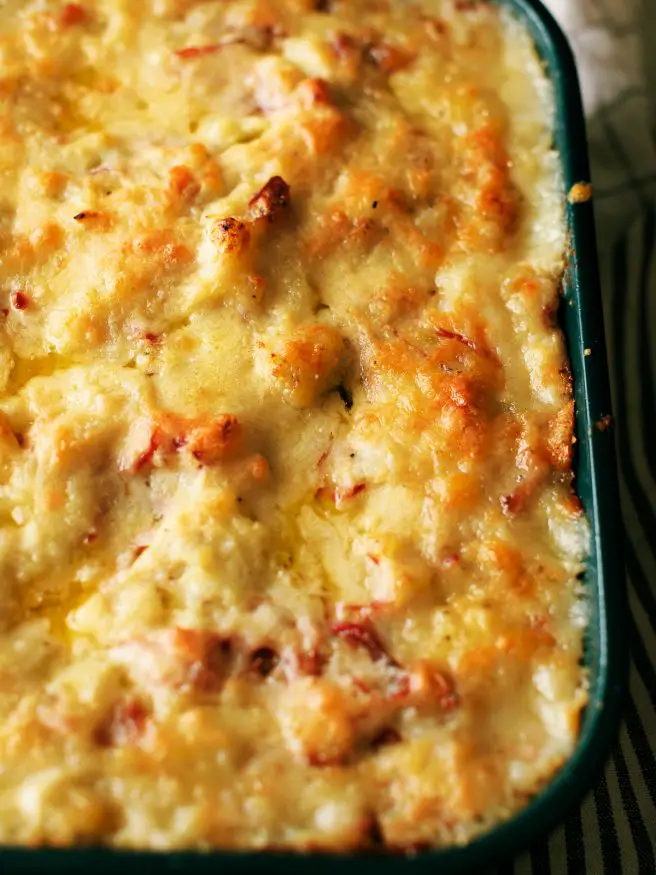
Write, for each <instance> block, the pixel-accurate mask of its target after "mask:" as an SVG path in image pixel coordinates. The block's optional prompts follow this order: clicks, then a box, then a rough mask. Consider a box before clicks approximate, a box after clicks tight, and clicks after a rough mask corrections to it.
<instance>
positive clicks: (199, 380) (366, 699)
mask: <svg viewBox="0 0 656 875" xmlns="http://www.w3.org/2000/svg"><path fill="white" fill-rule="evenodd" d="M551 113H552V95H551V89H550V86H549V84H548V82H547V81H546V78H545V76H544V73H543V71H542V68H541V66H540V63H539V61H538V59H537V57H536V54H535V52H534V49H533V46H532V45H531V42H530V40H529V38H528V36H527V35H526V34H525V33H524V31H523V30H522V28H521V27H520V26H519V25H518V24H517V23H516V22H513V21H512V20H511V19H509V18H505V17H504V15H503V14H502V13H500V12H499V10H498V8H497V7H496V6H494V5H491V4H487V3H483V2H459V0H417V2H412V0H406V2H403V0H214V2H212V0H209V2H199V0H96V2H92V0H88V2H81V3H79V4H78V3H68V4H67V3H61V2H55V0H7V2H5V3H4V4H2V6H1V8H0V179H1V185H0V605H1V608H2V609H1V619H0V843H19V844H29V845H36V844H42V843H51V844H55V845H68V844H80V843H105V844H108V845H113V846H118V847H144V848H145V847H148V848H156V849H157V848H159V849H170V848H183V847H196V848H209V847H215V846H219V847H226V848H229V847H239V848H292V849H303V850H308V849H316V848H323V849H329V850H339V851H344V850H348V849H354V848H366V847H377V848H380V847H383V846H384V847H385V848H388V849H391V850H402V849H408V850H413V849H414V850H416V849H418V848H423V847H430V846H436V847H439V846H447V845H452V844H463V843H466V842H467V841H469V840H470V839H471V838H472V837H474V836H475V835H477V834H479V833H480V832H482V831H484V830H487V829H489V828H491V827H493V826H495V825H496V824H498V823H499V822H501V821H503V820H505V819H507V818H508V817H510V816H511V815H512V814H513V813H514V812H515V811H516V810H518V809H519V808H520V807H521V806H523V805H524V804H525V802H526V801H527V800H528V799H529V798H530V797H531V796H532V795H534V794H535V793H536V792H538V791H539V790H540V789H541V788H542V787H543V785H544V784H545V783H547V782H548V781H549V780H550V779H551V778H552V776H553V775H554V773H555V772H556V771H557V769H558V768H559V767H560V766H561V765H562V763H563V762H564V761H565V760H566V759H567V758H568V757H569V756H570V755H571V754H572V752H573V750H574V747H575V745H576V741H577V735H578V724H579V715H580V712H581V709H582V707H583V705H584V704H585V700H586V692H585V690H586V680H585V675H584V672H583V670H582V669H581V667H580V658H581V653H582V634H583V629H584V627H585V623H586V612H585V601H584V600H583V598H582V592H581V584H580V582H579V576H580V573H581V571H582V568H583V564H582V563H583V560H584V558H585V555H586V550H587V540H588V529H587V523H586V520H585V518H584V516H583V514H582V511H581V508H580V504H579V502H578V500H577V499H576V497H575V494H574V492H573V490H572V469H571V463H572V442H573V424H574V407H573V401H572V390H571V381H570V378H569V372H568V366H567V360H566V355H565V351H564V346H563V341H562V338H561V335H560V332H559V330H558V328H557V326H556V324H555V312H556V309H557V298H558V286H559V282H560V277H561V274H562V270H563V258H564V252H565V226H564V202H565V194H564V191H563V187H562V180H561V178H560V174H559V169H558V167H559V163H558V158H557V156H556V155H555V154H554V153H553V152H552V150H551V145H550V124H551Z"/></svg>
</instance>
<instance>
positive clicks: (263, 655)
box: [250, 647, 278, 678]
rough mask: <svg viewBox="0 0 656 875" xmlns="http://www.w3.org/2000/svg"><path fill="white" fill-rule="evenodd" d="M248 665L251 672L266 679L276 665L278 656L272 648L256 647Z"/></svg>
mask: <svg viewBox="0 0 656 875" xmlns="http://www.w3.org/2000/svg"><path fill="white" fill-rule="evenodd" d="M250 663H251V669H252V671H254V672H255V673H256V674H258V675H259V676H260V677H263V678H266V677H268V676H269V675H270V674H271V672H272V671H273V670H274V669H275V667H276V666H277V665H278V654H277V653H276V651H275V650H274V649H273V648H272V647H258V648H257V650H254V651H253V652H252V653H251V657H250Z"/></svg>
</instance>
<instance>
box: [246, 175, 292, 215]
mask: <svg viewBox="0 0 656 875" xmlns="http://www.w3.org/2000/svg"><path fill="white" fill-rule="evenodd" d="M290 200H291V191H290V188H289V186H288V185H287V183H286V182H285V180H284V179H283V178H282V177H281V176H272V177H271V179H270V180H269V181H268V182H267V183H266V185H264V186H262V188H261V189H260V190H259V191H258V192H257V194H255V195H253V197H252V198H251V199H250V201H249V202H248V206H249V209H250V211H251V215H252V217H253V218H254V219H267V221H269V222H275V221H276V219H278V218H279V216H280V214H281V213H282V211H283V210H284V209H285V207H287V206H289V203H290Z"/></svg>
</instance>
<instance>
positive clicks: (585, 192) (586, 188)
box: [567, 182, 592, 204]
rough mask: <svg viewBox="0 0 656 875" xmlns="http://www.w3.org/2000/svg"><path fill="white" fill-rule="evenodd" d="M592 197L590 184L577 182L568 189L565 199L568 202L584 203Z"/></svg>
mask: <svg viewBox="0 0 656 875" xmlns="http://www.w3.org/2000/svg"><path fill="white" fill-rule="evenodd" d="M591 199H592V186H591V185H590V183H589V182H577V183H575V184H574V185H573V186H572V187H571V188H570V190H569V194H568V195H567V200H568V201H569V202H570V204H585V203H587V202H588V201H589V200H591Z"/></svg>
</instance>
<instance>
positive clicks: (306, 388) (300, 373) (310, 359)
mask: <svg viewBox="0 0 656 875" xmlns="http://www.w3.org/2000/svg"><path fill="white" fill-rule="evenodd" d="M349 361H350V349H349V344H348V341H347V340H346V338H345V337H344V336H343V335H342V334H341V333H340V332H339V331H338V330H337V329H336V328H331V327H329V326H327V325H321V324H318V323H317V324H309V325H303V326H301V327H300V328H298V329H297V330H296V331H295V333H294V334H293V336H292V337H291V339H290V340H288V341H287V342H286V343H285V346H284V349H283V350H282V352H281V353H280V354H278V353H272V354H271V364H272V373H273V376H274V377H275V378H276V380H278V381H279V382H280V384H281V385H282V387H283V392H284V394H285V396H286V397H287V398H288V399H289V400H290V401H291V402H292V404H294V405H295V406H298V407H310V406H311V405H313V404H315V403H316V401H317V400H318V398H319V397H320V396H321V395H323V394H324V393H325V392H328V391H329V390H330V389H334V388H335V386H337V385H338V383H339V382H340V380H341V378H342V376H343V375H344V372H345V370H346V368H347V367H348V364H349Z"/></svg>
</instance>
